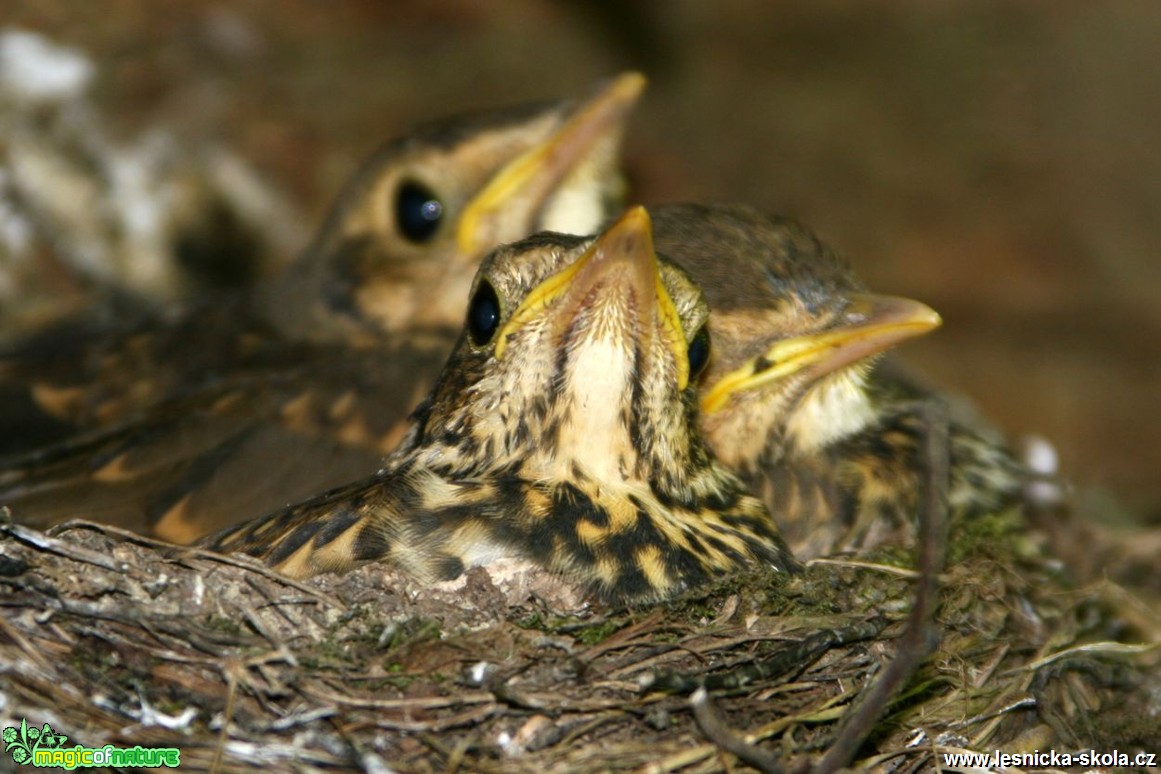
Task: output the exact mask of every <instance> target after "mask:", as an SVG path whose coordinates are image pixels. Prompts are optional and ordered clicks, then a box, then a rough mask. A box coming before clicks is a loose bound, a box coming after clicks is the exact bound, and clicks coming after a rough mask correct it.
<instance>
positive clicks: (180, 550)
mask: <svg viewBox="0 0 1161 774" xmlns="http://www.w3.org/2000/svg"><path fill="white" fill-rule="evenodd" d="M10 527H17V528H18V529H21V530H23V531H25V532H30V533H31V534H32V535H40V534H42V533H39V532H37V531H36V530H28V529H26V528H23V527H18V525H0V530H7V529H10ZM70 529H87V530H90V531H93V532H100V533H101V534H104V535H115V536H116V537H119V538H121V539H122V540H124V541H126V542H129V543H136V544H137V545H142V546H147V547H149V548H153V549H156V550H158V551H161V552H163V553H164V554H166V555H167V558H173V557H174V556H175V555H176V556H177V557H179V558H180V557H185V556H196V557H198V558H200V559H208V560H210V561H212V562H218V563H219V564H227V565H229V566H231V567H239V568H241V569H244V570H249V571H251V572H253V573H257V574H258V575H261V576H262V577H264V578H269V579H270V580H272V581H275V582H276V583H279V584H281V585H283V586H289V587H290V588H292V589H296V590H298V591H301V592H303V593H304V594H309V595H310V596H312V597H314V598H315V599H318V600H320V601H322V602H325V603H327V604H328V605H332V606H333V607H336V608H339V609H340V610H346V609H347V605H346V604H344V603H343V602H342V601H341V600H339V599H338V598H337V597H333V596H331V595H330V594H326V593H324V592H322V591H319V590H318V589H316V588H311V587H310V586H309V585H307V584H305V583H301V582H299V581H296V580H294V579H293V578H288V577H286V576H285V575H283V574H281V573H279V572H276V571H275V570H272V569H270V568H269V567H266V566H265V565H262V564H260V563H259V562H258V561H257V560H256V559H253V558H252V557H248V556H231V555H229V554H219V553H217V552H216V551H208V550H206V549H204V548H198V547H197V546H178V545H174V544H173V543H167V542H165V541H164V540H156V539H154V538H150V537H146V536H145V535H140V534H138V533H136V532H133V531H131V530H127V529H120V528H118V527H114V526H112V525H110V524H101V523H98V522H95V521H85V520H84V519H73V520H71V521H66V522H65V523H64V524H60V525H57V526H55V527H53V528H52V529H50V530H49V531H48V533H45V534H48V535H52V536H55V535H59V534H60V533H62V532H65V531H67V530H70ZM56 542H57V543H61V541H56ZM34 545H39V544H35V543H34ZM62 545H63V544H62ZM73 549H74V550H79V551H88V549H81V548H80V547H79V546H76V547H73ZM92 553H94V554H95V555H97V556H103V555H101V554H96V552H92ZM66 556H67V554H66ZM82 561H84V560H82ZM93 563H94V564H97V562H93ZM100 566H102V567H106V569H110V570H119V568H118V567H116V566H111V567H107V566H106V565H104V564H101V565H100Z"/></svg>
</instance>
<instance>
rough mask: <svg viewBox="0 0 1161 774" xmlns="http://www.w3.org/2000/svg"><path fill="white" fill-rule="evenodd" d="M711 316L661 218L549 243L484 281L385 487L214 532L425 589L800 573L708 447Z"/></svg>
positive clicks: (237, 542) (512, 250) (640, 583)
mask: <svg viewBox="0 0 1161 774" xmlns="http://www.w3.org/2000/svg"><path fill="white" fill-rule="evenodd" d="M707 317H708V309H707V307H706V305H705V302H704V301H703V299H702V297H701V294H700V292H699V291H698V289H697V287H696V286H695V285H694V284H693V283H692V282H691V281H690V280H689V278H688V277H687V276H686V275H685V274H684V273H683V272H682V271H681V270H679V269H677V268H676V267H674V266H672V265H669V264H667V263H659V262H658V260H657V258H656V256H655V254H654V251H653V245H652V240H651V234H650V221H649V217H648V215H647V214H646V212H645V210H644V209H643V208H640V207H637V208H634V209H631V210H630V211H629V212H627V213H626V214H625V215H624V216H622V217H621V218H620V219H619V220H618V221H616V222H615V223H614V224H613V225H612V226H611V227H609V228H608V229H607V230H606V231H605V232H604V233H603V234H602V235H600V236H599V237H597V238H580V237H571V236H565V235H560V234H541V235H537V236H533V237H530V238H528V239H526V240H524V241H522V242H519V243H517V244H515V245H511V246H508V247H503V248H500V249H499V250H497V251H496V252H495V253H493V254H492V255H491V256H490V257H488V258H487V259H485V261H484V263H483V265H482V266H481V268H480V271H479V273H478V274H477V275H476V278H475V281H474V285H473V290H472V295H471V301H470V304H469V308H468V313H467V323H466V329H465V331H464V333H463V335H462V336H461V337H460V340H459V343H458V344H457V346H456V348H455V351H454V353H453V354H452V356H451V359H450V360H449V361H448V363H447V365H446V366H445V367H444V370H443V372H442V374H441V375H440V378H439V380H438V382H437V383H436V386H435V389H434V390H433V391H432V393H431V395H430V397H429V398H428V399H427V400H426V401H425V402H424V403H423V404H422V405H421V407H420V408H419V409H418V410H417V412H416V414H415V416H414V419H413V422H414V424H413V427H412V428H411V430H410V432H409V433H408V436H407V438H406V439H405V441H404V443H403V445H402V446H401V447H400V449H399V450H398V451H396V452H395V453H394V454H393V455H391V457H390V458H389V459H388V461H387V464H386V467H385V468H384V470H383V471H381V472H380V473H379V474H377V475H375V476H374V477H372V478H370V479H368V480H365V481H361V482H358V483H355V484H351V485H348V486H345V487H342V488H339V489H337V490H334V491H331V492H329V493H326V494H324V495H322V496H320V497H316V498H314V499H312V500H308V501H306V502H305V503H302V504H300V505H296V506H292V507H289V508H287V509H285V510H282V511H280V512H276V513H274V514H272V515H270V516H267V517H264V518H261V519H259V520H257V521H255V522H251V523H248V524H243V525H241V526H239V527H237V528H234V529H232V530H229V531H227V532H225V533H224V534H219V535H217V536H215V537H213V538H212V539H211V540H210V541H209V542H208V545H210V546H211V547H212V548H214V549H216V550H221V551H244V552H246V553H249V554H252V555H254V556H257V557H260V558H262V559H263V560H264V561H266V562H267V563H268V564H270V565H271V566H273V567H275V568H277V569H278V570H280V571H281V572H284V573H286V574H288V575H291V576H294V577H304V576H309V575H313V574H316V573H319V572H327V571H342V570H346V569H349V568H351V567H354V566H356V565H358V564H360V563H362V562H366V561H371V560H382V561H386V562H389V563H390V564H392V565H393V566H396V567H398V568H401V569H403V570H405V571H407V572H409V573H411V574H412V575H414V576H416V577H417V578H419V579H421V580H437V579H450V578H454V577H457V576H458V575H459V574H461V573H462V572H463V571H464V569H465V568H466V567H470V566H473V565H480V564H486V563H488V562H490V561H493V560H496V559H498V558H501V557H507V556H517V557H522V558H526V559H530V560H532V561H535V562H537V563H538V564H540V565H542V566H543V567H545V568H547V569H549V570H551V571H553V572H556V573H560V574H561V575H563V576H564V577H565V578H567V579H569V580H571V581H574V582H577V583H580V584H583V585H584V586H586V587H587V588H588V589H590V590H591V591H593V592H595V593H596V594H598V595H600V596H604V597H608V598H611V599H615V600H619V601H634V600H647V599H658V598H663V597H668V596H671V595H673V594H675V593H678V592H679V591H681V590H683V589H685V588H689V587H691V586H695V585H698V584H701V583H703V582H705V581H707V580H709V579H710V578H712V577H714V576H717V575H721V574H724V573H728V572H731V571H734V570H736V569H738V568H741V567H743V566H746V565H752V564H757V563H763V564H767V565H770V566H772V567H775V568H777V569H779V570H789V569H792V568H793V567H795V562H794V560H793V558H792V557H791V556H790V554H789V553H788V551H787V550H786V548H785V546H784V544H783V542H782V539H781V538H780V537H779V535H778V532H777V530H776V528H775V527H774V524H773V521H772V520H771V518H770V515H769V513H767V511H766V509H765V508H764V507H763V506H762V504H761V502H760V501H758V500H757V499H756V498H754V497H752V496H751V495H749V494H747V493H746V491H745V490H744V489H743V487H742V485H741V484H740V482H739V481H738V479H737V478H736V477H735V476H734V475H733V474H731V473H729V472H727V471H726V470H725V468H723V467H722V466H721V465H719V464H718V463H717V462H716V461H715V460H714V459H713V458H712V457H711V456H710V455H709V454H708V453H707V452H706V450H705V448H704V447H703V445H702V442H701V439H700V437H699V435H698V431H697V428H696V418H697V408H696V379H697V376H698V375H699V371H700V370H701V369H702V368H703V367H704V366H705V364H706V356H707V355H708V354H709V351H708V348H707V347H706V346H705V338H704V337H705V333H704V326H705V324H706V320H707Z"/></svg>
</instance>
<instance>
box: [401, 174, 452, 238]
mask: <svg viewBox="0 0 1161 774" xmlns="http://www.w3.org/2000/svg"><path fill="white" fill-rule="evenodd" d="M441 220H443V203H442V202H440V200H439V199H438V198H437V197H436V195H435V194H434V193H432V191H431V189H429V188H427V187H426V186H422V185H420V184H419V183H416V182H413V181H407V182H405V183H403V185H401V186H399V190H398V191H397V192H396V193H395V222H396V225H397V226H398V227H399V233H401V234H403V236H404V237H405V238H407V239H408V240H409V241H411V242H416V243H422V242H426V241H427V240H429V239H431V238H432V236H434V235H435V232H436V231H437V230H439V224H440V221H441Z"/></svg>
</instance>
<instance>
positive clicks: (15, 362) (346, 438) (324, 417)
mask: <svg viewBox="0 0 1161 774" xmlns="http://www.w3.org/2000/svg"><path fill="white" fill-rule="evenodd" d="M643 85H644V79H643V78H642V77H641V76H640V75H637V74H627V75H622V76H620V77H618V78H616V79H614V80H613V81H612V82H611V83H609V84H607V85H605V86H603V87H602V88H600V89H599V90H597V91H596V93H595V94H594V95H592V96H590V97H589V98H587V99H584V100H580V101H568V102H560V103H555V104H549V105H537V106H531V107H523V108H517V109H510V110H502V111H497V112H493V113H487V114H483V115H476V116H468V117H459V118H455V119H452V120H449V121H445V122H441V123H438V124H434V125H430V126H426V127H421V128H420V129H418V130H417V131H415V132H414V133H412V134H411V135H410V136H408V137H406V138H404V139H402V140H399V141H397V142H395V143H392V144H390V145H388V146H387V147H386V148H384V149H383V150H382V151H380V152H379V153H377V154H376V155H375V156H373V157H372V158H371V159H370V160H369V161H368V162H367V163H366V164H365V165H364V167H363V169H362V170H361V171H360V172H359V173H358V174H357V175H356V176H355V178H354V179H353V180H352V181H351V182H350V184H349V185H348V186H347V189H346V191H345V192H344V193H343V195H342V196H341V197H340V199H339V200H338V202H337V203H336V205H335V207H334V209H333V211H332V213H331V215H330V217H329V219H328V221H327V223H326V224H325V226H324V227H323V229H322V230H321V232H320V234H319V236H318V238H317V239H316V240H315V242H314V244H313V245H312V246H311V247H310V248H308V249H307V251H306V252H305V253H304V255H303V256H302V257H301V259H300V260H299V261H298V263H297V264H296V265H294V266H293V267H292V268H291V269H290V270H289V271H288V272H287V273H286V274H285V275H284V276H282V277H280V278H278V279H276V280H275V281H273V282H271V283H270V284H268V285H266V286H262V287H260V288H258V289H257V290H256V291H255V292H253V293H252V294H250V295H247V296H245V297H239V298H233V299H229V300H226V301H222V302H219V303H216V304H206V305H204V306H201V307H198V308H196V309H193V310H191V311H190V312H188V313H185V314H182V315H180V316H178V317H177V318H176V319H175V320H172V321H171V322H169V323H167V324H165V325H161V326H152V327H148V328H145V329H141V330H137V331H133V332H131V333H130V334H129V335H121V336H107V335H100V336H94V337H87V336H75V335H72V336H70V335H63V334H60V333H54V334H51V335H49V334H46V335H44V336H41V337H39V338H37V339H34V340H30V341H27V342H25V343H24V344H22V345H21V346H20V347H18V348H17V350H16V351H13V352H9V353H7V355H5V354H3V353H0V395H5V396H7V397H8V398H9V399H10V400H5V401H0V402H2V403H3V404H4V405H6V406H8V407H9V408H10V409H11V411H10V412H4V411H0V438H7V439H9V440H10V442H9V443H8V444H2V443H0V449H2V448H4V447H5V446H7V447H8V448H9V450H11V451H14V452H15V453H12V454H9V455H8V456H7V457H5V458H2V459H0V504H8V505H10V506H11V507H12V510H13V514H14V517H15V518H16V519H17V520H18V521H21V522H23V523H29V524H33V525H36V526H47V525H50V524H53V523H56V522H59V521H61V520H64V519H67V518H73V517H78V516H80V517H85V518H91V519H96V520H99V521H106V522H110V523H115V524H119V525H121V526H125V527H129V528H132V529H136V530H138V531H143V532H147V533H150V534H153V535H155V536H158V537H161V538H164V539H168V540H171V541H174V542H181V543H187V542H191V541H192V540H194V539H196V538H198V537H199V536H201V535H204V534H207V533H208V532H211V531H213V530H215V529H219V528H221V527H224V526H226V525H229V524H233V523H237V522H238V521H239V520H240V519H242V518H246V517H250V516H254V515H256V514H261V513H266V512H268V511H270V510H273V509H274V508H277V507H280V506H282V505H285V504H286V503H287V502H294V501H296V500H299V499H303V498H305V497H308V496H310V495H313V494H317V493H318V492H320V491H323V490H325V489H327V488H329V487H332V486H336V485H338V484H340V483H343V482H347V481H351V480H353V479H356V478H360V477H363V476H365V475H369V474H370V473H372V472H374V471H375V470H376V469H377V468H378V467H379V463H380V460H381V457H382V455H383V454H385V453H387V452H388V451H390V450H391V449H393V448H394V447H395V446H396V445H397V444H398V442H399V440H400V438H401V437H402V434H403V432H404V430H405V428H406V425H405V418H406V416H407V414H408V413H409V412H410V410H411V409H412V408H413V407H414V405H415V403H416V402H417V401H418V400H419V399H421V398H422V397H423V395H425V394H426V393H427V391H428V390H429V389H430V387H431V384H432V381H433V380H434V378H435V375H436V374H437V373H438V371H439V366H440V364H441V363H442V362H443V361H444V359H446V357H447V354H448V352H450V351H451V348H452V345H453V344H454V341H455V336H456V332H457V329H458V327H459V324H460V321H461V320H462V317H463V308H464V304H465V302H466V300H467V298H468V290H469V288H470V285H471V280H472V277H473V275H474V273H475V269H476V267H477V266H478V264H479V261H480V259H481V258H482V257H483V255H484V254H486V253H487V252H488V251H489V250H490V249H491V248H493V247H495V246H496V245H497V244H500V243H502V242H510V241H514V240H516V239H519V238H522V237H524V236H527V235H528V234H530V233H533V232H536V231H540V230H544V229H552V230H557V231H563V232H570V233H581V234H589V233H592V232H594V231H595V230H597V228H598V227H599V225H600V224H601V223H602V222H603V221H604V220H605V219H606V218H607V217H608V216H609V215H610V214H611V213H612V212H614V211H615V210H614V208H615V207H616V206H617V205H618V204H619V201H620V198H621V194H622V188H623V183H622V178H621V173H620V165H619V160H618V156H619V147H620V140H621V136H622V134H623V130H624V126H625V122H626V119H627V116H628V114H629V111H630V109H631V108H632V106H633V105H634V103H635V102H636V99H637V97H638V95H639V94H640V92H641V89H642V87H643ZM34 409H35V410H36V411H39V412H40V417H41V418H42V419H44V420H46V422H47V421H48V420H51V422H54V423H57V425H58V426H57V427H55V428H53V430H52V432H51V433H50V435H51V434H55V435H56V437H57V438H58V440H57V442H56V443H52V444H47V445H40V446H38V445H37V444H36V443H35V438H36V433H35V430H34V429H33V428H32V427H31V426H29V422H28V419H27V417H28V416H29V415H30V414H32V413H33V412H34ZM17 425H19V426H20V427H21V429H20V430H14V429H13V428H14V427H15V426H17ZM5 427H8V428H9V430H10V431H9V432H3V428H5ZM12 440H18V441H19V444H17V445H16V446H17V448H13V446H14V445H13V444H12V443H11V441H12Z"/></svg>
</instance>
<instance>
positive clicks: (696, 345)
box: [689, 325, 710, 382]
mask: <svg viewBox="0 0 1161 774" xmlns="http://www.w3.org/2000/svg"><path fill="white" fill-rule="evenodd" d="M709 355H710V338H709V331H708V330H706V328H705V326H704V325H703V326H702V327H701V330H699V331H698V332H697V335H696V336H694V337H693V341H691V342H689V380H690V381H691V382H692V381H693V380H694V379H697V377H698V376H700V375H701V372H702V371H704V370H705V367H706V363H708V362H709Z"/></svg>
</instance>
